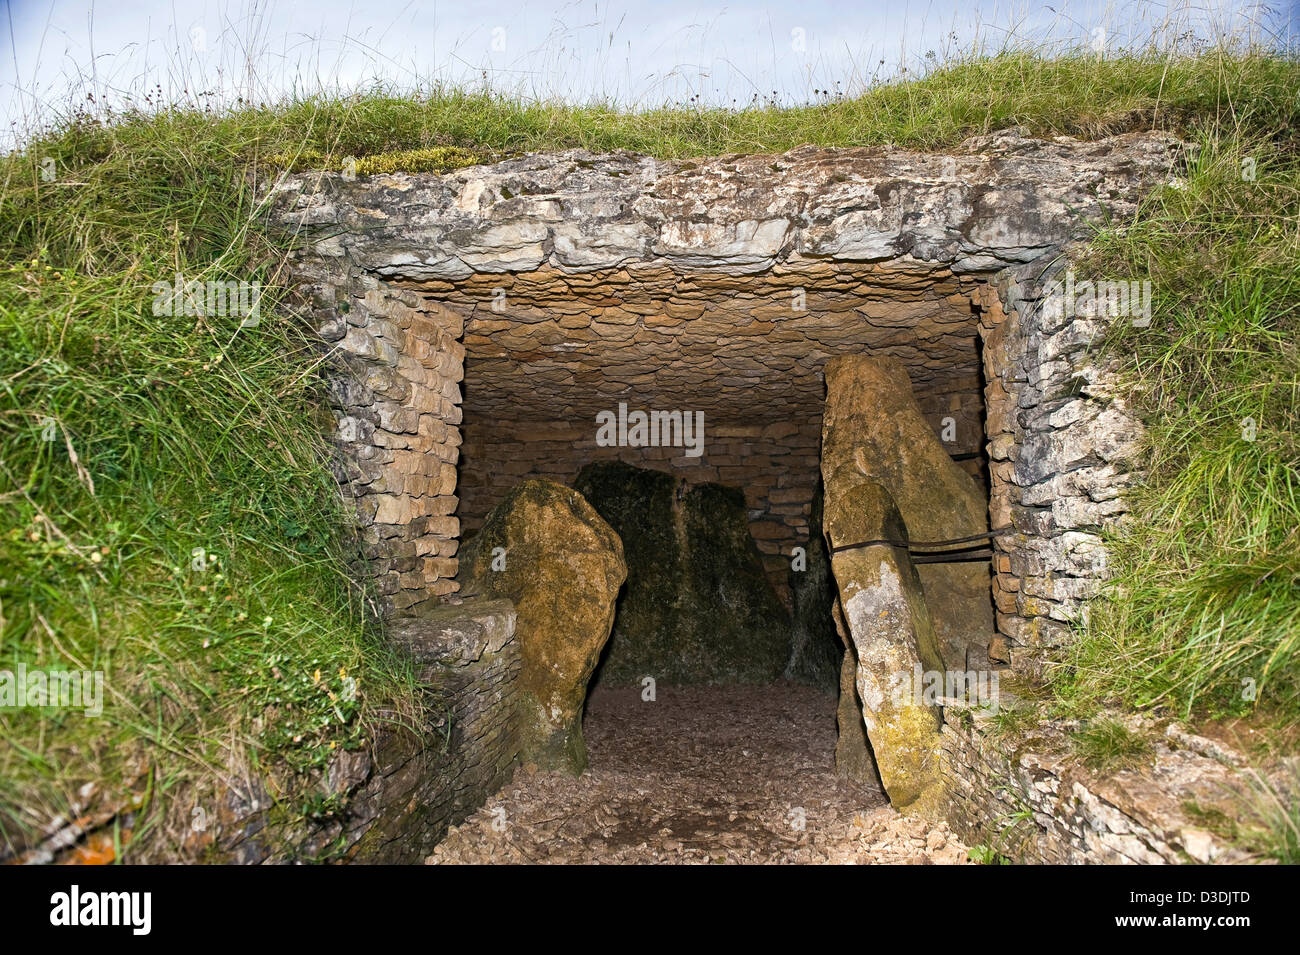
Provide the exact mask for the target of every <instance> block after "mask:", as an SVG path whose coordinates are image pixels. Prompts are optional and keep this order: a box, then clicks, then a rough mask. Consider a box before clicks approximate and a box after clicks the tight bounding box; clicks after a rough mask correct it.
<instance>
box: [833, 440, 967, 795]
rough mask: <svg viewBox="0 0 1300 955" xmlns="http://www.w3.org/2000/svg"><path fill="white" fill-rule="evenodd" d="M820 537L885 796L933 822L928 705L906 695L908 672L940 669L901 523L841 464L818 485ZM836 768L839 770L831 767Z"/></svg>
mask: <svg viewBox="0 0 1300 955" xmlns="http://www.w3.org/2000/svg"><path fill="white" fill-rule="evenodd" d="M825 533H826V539H827V542H828V543H829V544H830V546H831V568H832V570H833V571H834V574H835V582H836V585H837V587H838V590H839V606H840V610H841V612H842V614H843V620H844V624H845V627H846V629H847V630H848V632H849V636H850V638H851V640H852V642H853V649H854V650H855V651H856V653H857V672H856V681H855V682H856V686H857V691H858V698H859V700H861V702H862V719H863V721H864V723H865V725H866V730H867V738H868V740H869V741H870V743H871V751H872V753H873V754H874V756H875V760H876V768H877V769H878V770H879V772H880V780H881V782H882V783H883V784H884V787H885V793H886V795H888V796H889V800H890V802H891V803H893V804H894V806H895V807H896V808H898V809H899V810H902V811H906V812H910V813H914V814H917V815H923V816H927V817H932V818H937V817H938V816H939V815H940V814H941V813H942V811H943V806H944V804H945V798H944V788H943V777H942V773H941V769H940V763H941V758H942V753H943V742H942V736H941V735H940V730H941V726H942V720H941V713H940V710H939V708H938V707H937V706H934V705H932V704H930V703H928V702H927V701H926V700H925V699H924V698H923V697H922V696H920V695H919V694H917V693H914V692H913V690H914V688H915V689H919V685H918V684H916V683H915V681H914V680H913V674H915V673H917V672H924V671H931V672H933V671H936V670H940V669H942V664H941V662H940V659H939V652H938V647H937V645H936V642H935V635H934V627H933V625H932V624H931V622H930V614H929V610H928V609H927V608H926V602H925V595H924V593H923V592H922V589H921V581H920V578H919V577H918V576H917V574H916V570H915V569H914V568H913V567H912V562H911V560H910V559H909V557H908V554H907V549H906V548H905V547H898V546H894V545H889V544H872V545H870V546H866V547H855V548H853V549H851V550H842V551H839V552H836V549H837V548H840V547H843V546H845V545H850V544H859V543H863V542H866V541H882V540H906V539H907V526H906V524H904V522H903V519H902V517H901V516H900V515H899V513H898V508H897V507H896V506H895V505H894V502H893V499H892V498H891V497H890V495H889V492H888V491H886V490H885V489H884V488H883V487H881V486H880V485H879V484H876V483H874V482H872V481H869V480H867V479H866V478H864V477H863V476H862V475H861V474H860V473H858V471H857V469H856V468H855V467H853V466H852V465H851V464H848V465H843V466H841V467H840V468H839V469H838V470H837V471H835V472H834V473H833V474H828V476H827V478H826V513H825ZM841 769H842V771H843V769H844V767H841Z"/></svg>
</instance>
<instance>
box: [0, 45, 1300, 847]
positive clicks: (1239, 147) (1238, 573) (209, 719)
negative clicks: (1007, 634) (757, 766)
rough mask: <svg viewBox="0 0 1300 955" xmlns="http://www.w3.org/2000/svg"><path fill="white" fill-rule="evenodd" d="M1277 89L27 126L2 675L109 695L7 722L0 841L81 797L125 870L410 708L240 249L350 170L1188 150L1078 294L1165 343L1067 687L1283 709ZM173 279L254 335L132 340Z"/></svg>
mask: <svg viewBox="0 0 1300 955" xmlns="http://www.w3.org/2000/svg"><path fill="white" fill-rule="evenodd" d="M1298 96H1300V66H1297V64H1296V63H1295V62H1294V60H1291V59H1287V58H1285V57H1278V56H1271V55H1256V54H1232V55H1230V54H1226V53H1221V52H1215V53H1207V54H1204V55H1199V56H1192V57H1182V58H1169V57H1164V56H1158V55H1155V54H1149V55H1148V54H1134V55H1127V56H1123V57H1117V58H1113V59H1108V58H1100V57H1095V56H1087V55H1078V56H1064V57H1054V58H1042V57H1039V56H1035V55H1032V54H1018V53H1009V54H1004V55H1000V56H995V57H989V58H979V59H971V60H969V61H965V62H959V63H955V64H952V65H950V66H947V67H944V68H938V69H935V70H933V71H932V72H931V73H930V74H929V75H927V76H925V77H923V78H919V79H916V80H912V81H907V82H899V83H890V84H885V85H881V86H877V87H874V88H872V89H871V90H869V91H868V92H866V93H865V94H863V95H861V96H858V97H854V98H843V97H837V96H827V97H825V100H824V101H823V102H818V103H815V104H812V105H809V106H805V107H801V108H792V109H777V108H770V107H769V106H767V105H765V104H762V103H754V104H751V105H749V106H747V107H746V108H743V109H709V108H672V109H660V110H650V111H638V112H622V111H619V110H617V109H614V108H610V107H603V106H586V107H578V106H561V105H555V104H537V103H528V102H523V101H520V100H517V99H513V98H510V97H502V96H498V95H492V94H486V93H483V94H476V93H468V92H462V91H455V90H445V89H434V90H426V91H423V92H419V93H415V94H409V93H402V94H397V93H391V92H386V91H382V90H380V91H374V92H370V93H367V94H363V95H356V96H329V95H321V96H313V97H308V98H305V99H300V100H295V101H292V102H286V103H281V104H275V105H266V106H257V105H248V106H242V107H240V108H238V109H235V110H231V111H220V112H214V111H210V110H206V109H204V108H202V107H200V106H195V105H191V104H180V105H176V106H172V107H163V108H151V109H150V110H149V111H148V112H134V111H133V112H128V113H125V114H119V115H113V116H109V117H108V118H107V119H105V118H103V117H99V118H92V117H90V116H88V115H85V114H74V115H71V116H69V117H68V118H66V119H65V120H64V121H62V122H59V123H57V124H55V125H54V126H52V127H50V128H47V129H43V130H40V131H36V132H34V133H32V135H31V136H30V138H29V139H28V141H27V142H26V143H25V144H24V148H23V149H22V151H21V152H19V153H15V154H13V155H10V156H8V157H6V158H5V159H4V160H2V161H0V162H2V167H0V245H2V246H3V252H4V255H3V257H2V258H0V261H2V262H3V263H4V265H3V267H2V268H0V382H2V383H3V384H2V387H0V667H15V666H17V665H18V664H25V665H27V666H28V667H32V668H45V669H49V668H69V669H75V670H102V671H103V673H104V675H105V684H104V693H105V699H104V714H103V716H102V717H99V718H92V717H87V716H84V715H83V714H82V713H81V712H79V711H69V710H53V709H39V708H36V709H32V708H5V709H0V736H2V737H3V740H4V743H5V745H4V746H2V747H0V838H5V839H10V840H12V839H14V838H16V836H17V835H18V834H20V833H21V832H23V831H25V830H26V829H27V828H28V827H30V826H31V825H33V824H35V823H37V822H39V821H40V820H41V818H43V817H49V816H53V815H56V814H58V813H60V812H64V811H66V809H67V807H68V805H69V803H70V802H71V801H72V800H73V799H74V798H76V794H77V793H78V790H79V789H80V788H81V787H82V786H83V784H85V783H88V782H91V781H94V782H95V783H96V784H97V785H98V786H99V787H100V789H101V790H103V791H104V792H105V793H106V794H108V795H109V796H111V797H112V798H113V799H119V798H121V799H125V798H126V795H127V794H128V793H135V794H137V795H138V796H139V797H140V798H138V799H137V800H136V802H137V804H139V805H140V806H141V808H142V811H141V813H140V815H139V819H140V822H139V824H138V826H137V830H136V831H135V832H134V833H133V834H132V835H133V838H132V840H131V842H130V845H129V846H128V847H127V849H126V851H127V853H128V855H129V853H130V852H131V851H132V850H131V848H130V847H131V846H139V847H141V851H144V850H146V849H148V848H149V847H150V846H151V845H155V844H156V843H157V842H158V841H159V840H160V839H162V838H163V836H162V833H164V832H165V831H173V830H174V829H175V826H174V825H170V826H169V825H164V823H167V822H170V823H176V822H178V821H180V822H184V821H185V820H188V818H189V816H190V814H191V813H192V811H193V810H194V809H195V808H200V809H203V808H204V807H205V806H206V805H207V804H208V802H210V801H211V800H215V799H216V798H217V793H219V792H220V791H221V790H222V789H223V788H224V787H226V786H227V785H229V784H231V781H232V780H235V779H237V777H238V776H240V775H241V774H244V773H248V772H261V773H264V774H269V775H271V776H273V777H276V778H279V779H282V780H283V781H284V785H283V787H282V789H281V792H283V793H286V794H287V793H291V792H301V791H303V790H302V787H301V786H296V785H294V784H292V783H291V780H292V779H299V780H300V781H301V780H306V781H307V783H308V784H310V782H311V781H312V780H313V779H314V778H315V777H316V776H317V775H318V774H319V773H320V771H321V768H322V767H323V766H324V765H326V764H327V762H328V760H329V758H330V756H331V754H332V753H333V752H335V751H336V750H337V749H338V748H339V747H349V746H360V745H363V744H364V741H365V740H366V739H367V738H368V737H369V736H370V734H371V733H372V732H373V731H374V728H375V726H376V725H377V723H378V721H379V720H382V719H384V718H386V716H385V714H388V713H390V712H391V711H392V710H394V709H396V710H398V711H404V712H407V713H409V712H411V711H412V708H413V707H414V706H415V703H414V688H413V685H412V680H411V677H410V674H409V672H408V671H407V670H406V668H405V667H404V666H403V665H402V664H401V662H400V661H397V660H395V659H393V658H392V657H391V656H390V655H389V654H388V653H387V652H386V651H385V650H384V649H383V646H382V644H381V643H380V642H379V641H378V640H377V639H376V638H375V635H374V632H373V626H372V624H371V622H369V621H368V617H367V613H366V605H365V600H364V596H363V595H358V594H357V593H356V592H355V591H354V590H353V589H352V588H351V587H350V586H349V585H348V584H347V580H346V573H345V568H346V561H347V559H348V557H349V555H350V553H351V551H352V549H353V544H352V543H351V542H350V541H349V538H348V535H347V534H346V532H345V531H343V530H342V528H344V527H345V526H346V515H345V514H344V512H343V509H342V506H341V504H340V502H339V501H338V495H337V492H336V490H335V488H334V485H333V483H332V478H331V477H330V475H329V472H328V469H327V467H326V460H327V458H326V445H325V442H324V439H323V438H322V437H321V434H322V433H323V432H324V431H325V430H326V428H327V427H328V425H329V421H328V415H327V414H326V413H325V412H324V410H323V409H324V407H325V403H324V401H323V400H322V397H321V395H320V394H319V393H318V383H317V378H316V375H315V373H314V369H315V365H316V363H317V362H318V361H319V360H320V354H319V351H318V349H317V347H316V346H315V345H314V344H313V342H312V337H311V334H310V330H305V329H303V328H301V327H300V326H299V324H298V323H297V322H296V321H295V319H294V317H293V311H292V308H290V307H289V305H288V304H287V303H286V301H285V295H286V290H285V289H284V288H283V287H282V282H283V277H282V276H283V252H282V250H280V249H277V248H274V247H272V246H271V245H270V244H268V242H267V240H266V239H265V238H264V236H263V234H262V232H261V231H260V226H259V222H260V218H259V217H260V212H261V210H260V209H259V207H258V205H257V199H256V197H257V195H258V191H257V190H258V187H259V185H261V184H262V183H263V182H264V181H265V179H266V178H267V177H268V176H273V175H276V174H278V172H279V170H281V169H283V168H302V167H303V166H304V165H311V164H313V163H317V164H319V165H322V166H330V167H333V168H346V163H347V162H348V160H349V159H355V160H356V170H357V172H358V174H359V175H366V174H369V173H372V172H387V171H396V170H400V169H410V170H412V171H419V170H434V171H437V170H442V169H449V168H454V167H456V166H460V165H464V164H466V163H469V162H475V161H480V160H483V159H487V158H490V157H493V156H496V155H501V154H505V153H514V152H519V151H524V150H537V149H559V148H569V147H585V148H589V149H593V150H612V149H631V150H638V151H644V152H649V153H653V154H656V155H659V156H664V157H677V156H696V155H709V154H717V153H725V152H767V151H780V150H785V149H788V148H792V147H794V146H798V145H800V144H803V143H813V144H818V145H825V146H869V145H876V144H881V143H896V144H900V145H905V146H911V147H919V148H942V147H944V146H948V145H952V144H954V143H956V142H958V141H960V140H961V139H963V138H964V137H966V136H969V135H972V134H977V133H982V132H988V131H991V130H995V129H999V128H1004V127H1007V126H1011V125H1021V126H1025V127H1027V128H1028V129H1029V130H1030V131H1031V132H1033V133H1037V134H1041V135H1054V134H1069V135H1078V136H1085V137H1090V136H1099V135H1103V134H1107V133H1111V132H1118V131H1123V130H1129V129H1140V128H1151V127H1161V128H1170V129H1175V130H1178V131H1180V132H1182V133H1184V134H1186V135H1187V136H1189V137H1192V138H1196V139H1199V141H1200V143H1201V150H1200V154H1199V158H1198V160H1197V161H1196V162H1195V163H1194V165H1193V167H1192V168H1191V169H1190V170H1189V171H1188V173H1187V176H1186V179H1187V182H1186V184H1185V185H1184V187H1183V188H1182V189H1178V190H1172V189H1170V190H1164V191H1163V192H1161V193H1160V194H1159V195H1157V196H1154V197H1153V198H1152V199H1151V200H1150V201H1149V202H1148V203H1147V204H1146V206H1145V207H1144V209H1143V211H1142V213H1141V215H1140V216H1139V218H1138V220H1137V221H1136V222H1135V223H1126V224H1124V225H1131V226H1132V228H1131V229H1130V230H1129V231H1128V232H1127V233H1125V234H1120V233H1119V232H1118V231H1108V232H1105V233H1103V234H1102V235H1100V236H1099V237H1098V240H1097V242H1096V243H1095V245H1094V255H1095V256H1096V260H1095V262H1094V264H1093V267H1094V268H1096V269H1098V270H1101V271H1103V272H1104V273H1105V274H1106V275H1108V276H1113V277H1134V278H1142V277H1150V278H1151V279H1152V280H1153V283H1154V288H1155V303H1156V309H1157V311H1156V321H1155V323H1154V326H1153V328H1152V329H1148V330H1147V332H1148V333H1147V334H1142V335H1138V334H1137V333H1136V332H1133V333H1125V335H1124V336H1122V337H1121V338H1120V339H1119V340H1117V341H1116V342H1114V343H1112V345H1113V347H1115V348H1116V352H1115V354H1118V355H1121V356H1123V358H1124V360H1125V362H1126V367H1127V370H1128V372H1129V382H1130V387H1131V389H1132V392H1133V395H1134V396H1135V398H1136V400H1138V401H1139V403H1140V405H1141V407H1143V408H1144V410H1145V411H1146V412H1147V414H1148V415H1149V417H1150V419H1151V423H1152V430H1151V437H1150V440H1151V449H1150V450H1151V454H1152V461H1153V470H1152V474H1151V479H1150V482H1149V484H1148V485H1147V487H1146V488H1144V489H1143V491H1142V492H1141V497H1140V500H1139V502H1138V505H1139V520H1138V521H1137V522H1136V524H1135V526H1134V529H1133V530H1132V532H1131V533H1129V534H1128V536H1126V537H1124V538H1122V539H1120V540H1118V541H1116V544H1115V546H1116V555H1117V557H1116V563H1117V566H1118V568H1119V570H1120V575H1119V578H1118V580H1117V585H1116V587H1115V588H1114V589H1113V591H1112V599H1111V600H1110V601H1109V602H1108V603H1106V604H1105V605H1103V606H1101V607H1099V608H1098V612H1097V614H1096V615H1095V616H1094V622H1093V626H1092V627H1091V628H1090V629H1089V630H1088V631H1087V632H1086V633H1084V634H1083V635H1082V638H1081V640H1080V642H1079V643H1078V645H1077V647H1076V649H1075V651H1074V655H1073V657H1072V659H1070V660H1069V661H1067V662H1068V664H1069V666H1066V667H1063V668H1062V669H1061V670H1060V671H1059V673H1058V675H1057V677H1056V685H1057V687H1058V689H1059V692H1060V693H1061V694H1062V695H1063V696H1065V697H1066V698H1067V699H1069V700H1071V701H1074V702H1075V703H1078V704H1079V705H1091V703H1093V702H1096V701H1100V700H1103V699H1119V700H1121V701H1124V702H1127V703H1130V704H1134V705H1143V704H1149V703H1152V702H1156V701H1165V702H1173V703H1176V704H1177V705H1179V706H1180V707H1182V708H1184V709H1187V710H1191V709H1195V708H1197V707H1201V706H1204V707H1207V708H1210V709H1212V710H1223V711H1231V712H1237V711H1239V710H1240V709H1241V708H1242V707H1247V708H1249V707H1256V706H1259V705H1267V706H1272V707H1279V708H1281V709H1282V710H1283V711H1287V712H1291V713H1296V712H1298V711H1300V695H1298V690H1300V686H1298V683H1297V672H1298V668H1297V658H1296V653H1297V647H1296V641H1297V634H1298V633H1300V621H1298V620H1297V607H1298V606H1300V599H1298V594H1300V540H1297V533H1298V532H1297V527H1298V526H1300V519H1298V518H1300V514H1298V513H1297V511H1298V510H1300V495H1298V494H1297V481H1298V480H1300V476H1298V475H1300V452H1298V451H1297V439H1296V435H1297V430H1298V429H1297V423H1298V422H1297V405H1298V394H1300V384H1298V383H1297V376H1296V371H1297V367H1300V361H1297V357H1298V356H1297V352H1296V336H1295V331H1296V303H1297V279H1296V274H1297V271H1296V265H1297V261H1296V252H1297V241H1298V229H1297V223H1298V221H1300V220H1297V215H1296V211H1297V210H1296V195H1297V185H1298V184H1300V178H1298V171H1297V166H1296V140H1295V138H1294V134H1293V132H1292V130H1293V129H1294V128H1296V126H1297V122H1296V121H1297V118H1298V117H1297V98H1298ZM1247 158H1253V159H1255V160H1256V163H1255V173H1256V174H1255V177H1254V178H1253V179H1251V180H1246V179H1245V178H1243V177H1242V175H1241V170H1242V168H1243V167H1242V165H1241V160H1243V159H1247ZM178 273H179V274H180V275H182V276H183V279H184V280H198V281H209V280H211V281H237V282H249V283H251V282H260V283H261V299H260V302H259V316H258V321H257V323H256V324H251V323H249V322H248V321H247V318H246V316H245V317H243V318H241V317H224V316H223V315H216V314H199V313H197V312H196V313H195V314H185V310H184V309H181V310H180V314H174V312H175V311H176V310H172V311H171V312H168V311H167V310H165V309H164V310H163V311H162V313H161V314H156V312H157V311H158V310H157V309H155V308H154V304H155V299H156V298H157V296H158V292H157V290H156V289H155V288H154V285H155V283H159V282H162V283H171V282H173V280H174V277H175V276H176V275H177V274H178ZM197 311H201V310H197ZM1247 417H1249V418H1253V419H1254V421H1255V422H1256V427H1257V433H1256V435H1255V437H1254V440H1252V441H1246V440H1243V438H1242V433H1243V432H1242V427H1243V425H1242V421H1243V419H1245V418H1247ZM317 425H319V427H318V426H317ZM1243 680H1247V681H1249V680H1254V686H1255V689H1256V691H1257V692H1256V696H1255V698H1254V699H1253V700H1247V699H1245V698H1244V697H1243V696H1242V693H1241V691H1242V688H1243V686H1244V684H1243V683H1242V681H1243ZM308 788H310V787H308ZM286 798H287V797H286ZM309 803H311V800H310V799H308V800H306V801H305V803H304V804H302V805H299V804H297V803H295V804H294V805H286V806H284V807H283V808H284V809H285V811H286V812H288V813H290V814H294V813H297V814H305V813H310V812H313V811H318V809H319V807H316V808H313V807H312V806H311V805H308V804H309Z"/></svg>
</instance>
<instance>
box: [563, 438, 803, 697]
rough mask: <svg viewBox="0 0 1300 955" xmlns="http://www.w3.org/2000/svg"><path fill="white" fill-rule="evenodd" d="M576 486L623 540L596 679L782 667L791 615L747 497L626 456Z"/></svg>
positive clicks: (737, 675)
mask: <svg viewBox="0 0 1300 955" xmlns="http://www.w3.org/2000/svg"><path fill="white" fill-rule="evenodd" d="M574 484H575V486H576V487H577V488H578V490H579V491H580V492H581V493H582V495H583V496H584V497H586V499H587V500H588V501H590V502H591V504H592V506H593V507H594V508H595V509H596V510H597V511H598V512H599V513H600V515H601V517H603V518H604V519H605V520H606V521H608V522H609V524H610V526H612V527H613V528H614V530H615V531H616V532H617V533H618V535H619V536H620V537H621V538H622V540H623V546H624V555H625V558H626V560H627V566H628V579H627V586H626V588H625V589H624V593H623V596H622V597H621V598H620V600H619V604H618V613H617V615H616V617H615V619H614V631H613V634H612V636H611V637H610V641H609V649H608V651H607V652H606V655H605V658H604V659H603V660H602V661H601V666H600V670H599V671H598V673H597V679H599V680H601V681H603V682H605V683H608V684H632V683H637V682H639V681H640V680H641V679H643V678H644V677H647V676H649V677H653V678H654V679H655V680H656V681H658V682H661V683H666V684H677V685H686V684H721V683H765V682H770V681H773V680H775V679H777V678H778V677H779V676H780V675H781V672H782V670H783V669H784V668H785V665H786V662H787V658H788V656H789V648H790V619H789V615H788V614H787V612H786V610H785V607H784V605H783V604H782V603H781V601H780V600H779V599H778V598H777V596H776V593H775V591H773V589H772V585H771V583H770V581H769V580H768V579H767V576H766V574H764V572H763V565H762V559H761V557H760V555H759V552H758V547H757V546H756V545H755V543H754V539H753V537H751V536H750V533H749V522H748V517H747V514H746V511H745V498H744V494H743V493H741V492H740V491H739V490H737V489H735V488H730V487H724V486H723V485H720V484H696V485H687V484H686V483H685V482H678V480H677V479H676V478H674V477H673V476H672V475H670V474H666V473H664V472H661V471H652V470H647V469H644V468H637V467H633V466H632V465H629V464H623V463H620V462H598V463H594V464H589V465H587V466H586V467H585V468H583V469H582V471H581V473H579V475H578V478H577V480H576V481H575V482H574Z"/></svg>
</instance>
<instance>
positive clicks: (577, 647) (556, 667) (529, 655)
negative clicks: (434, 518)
mask: <svg viewBox="0 0 1300 955" xmlns="http://www.w3.org/2000/svg"><path fill="white" fill-rule="evenodd" d="M460 566H461V570H460V575H459V578H460V580H461V591H462V593H481V594H485V595H487V596H491V597H505V598H508V599H509V600H510V601H512V602H513V603H514V605H515V610H516V613H517V615H518V619H517V623H516V630H515V632H516V634H517V638H518V640H519V644H520V652H521V656H522V658H523V665H522V668H521V670H520V682H519V688H520V709H519V718H520V756H521V758H522V759H524V760H529V761H532V762H534V763H536V764H537V765H538V766H539V767H541V768H544V769H564V770H568V771H569V772H572V773H574V774H575V775H576V774H578V773H581V772H582V770H583V769H584V768H585V767H586V765H587V747H586V745H585V744H584V742H583V739H582V711H583V705H584V703H585V701H586V697H587V683H588V681H589V679H590V677H591V674H592V671H593V670H594V669H595V666H596V662H597V660H599V658H600V652H601V649H602V648H603V647H604V645H605V641H606V639H607V638H608V637H609V634H610V627H611V625H612V624H613V621H614V604H615V600H616V599H617V597H618V592H619V588H620V587H621V586H622V584H623V581H624V579H625V578H626V577H627V565H626V564H625V563H624V560H623V545H622V543H621V542H620V541H619V538H618V535H617V534H615V533H614V531H613V530H612V529H611V528H610V526H609V525H608V524H607V523H606V522H605V521H604V520H602V519H601V516H600V515H599V514H598V513H596V511H595V510H594V509H593V508H592V507H591V505H590V504H588V503H587V502H586V501H585V500H584V499H583V497H582V495H580V494H579V493H578V492H576V491H575V490H573V489H572V488H568V487H565V486H564V485H562V484H556V483H555V482H554V481H545V480H530V481H524V482H523V483H522V484H520V485H518V486H517V487H515V488H514V489H513V490H512V491H510V492H509V493H508V494H507V495H506V496H505V498H503V499H502V501H501V503H500V504H498V505H497V506H496V507H495V508H493V510H492V513H490V514H489V515H488V517H487V520H486V521H485V522H484V524H483V527H482V528H481V529H480V530H479V533H478V534H477V535H475V537H474V539H473V540H472V541H471V542H470V543H469V544H468V545H466V547H465V549H464V550H463V551H462V553H461V561H460Z"/></svg>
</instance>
